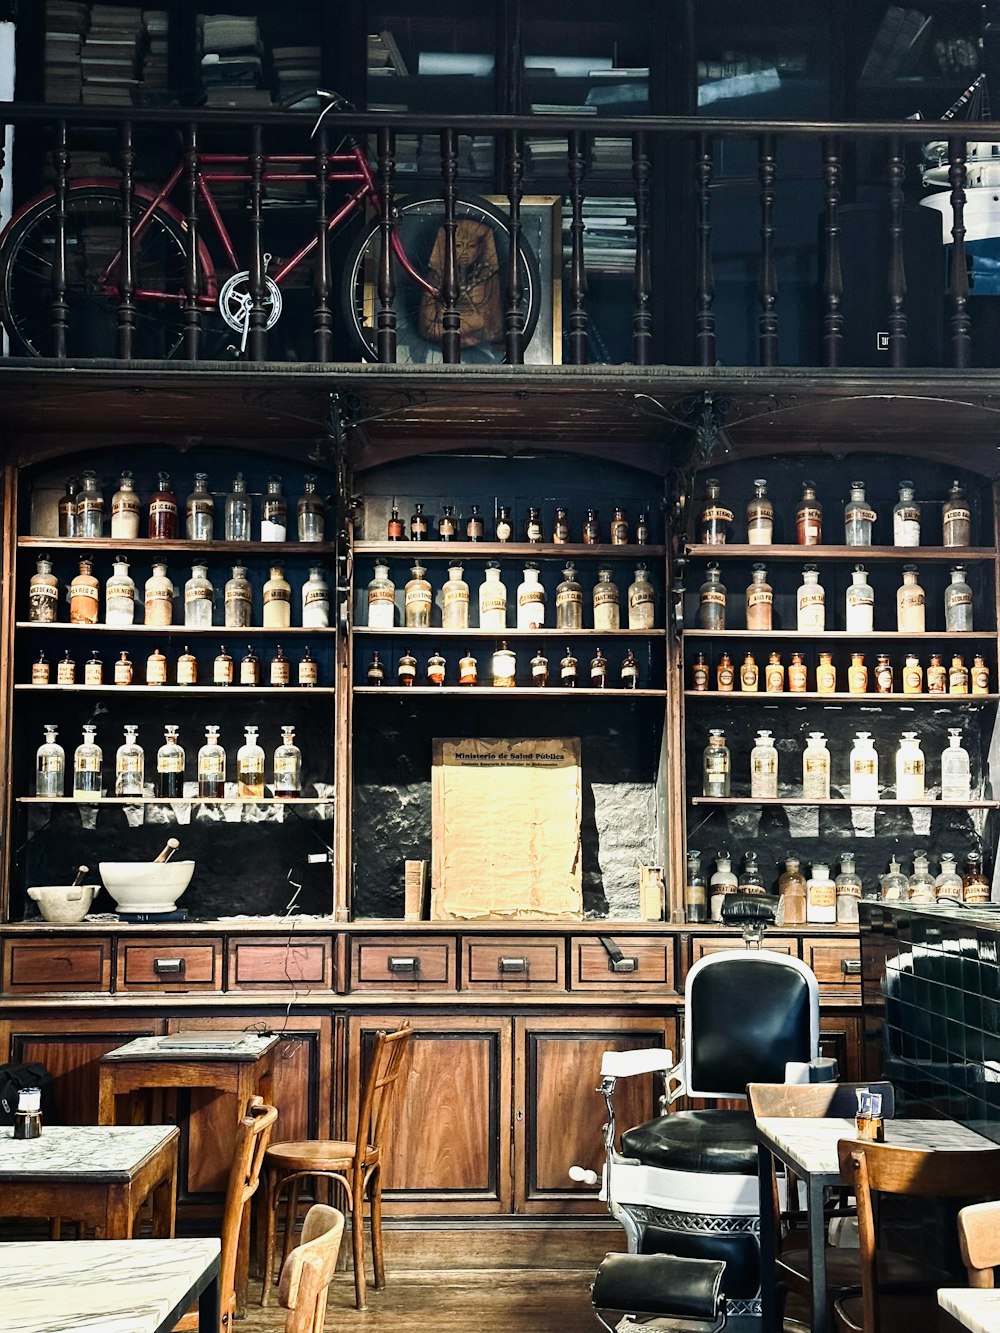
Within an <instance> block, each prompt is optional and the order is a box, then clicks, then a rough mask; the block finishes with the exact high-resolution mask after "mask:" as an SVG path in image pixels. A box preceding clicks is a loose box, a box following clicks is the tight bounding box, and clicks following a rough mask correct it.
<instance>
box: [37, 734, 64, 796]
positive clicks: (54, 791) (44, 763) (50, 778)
mask: <svg viewBox="0 0 1000 1333" xmlns="http://www.w3.org/2000/svg"><path fill="white" fill-rule="evenodd" d="M42 730H43V731H44V732H45V740H44V741H43V743H42V744H41V745H40V746H39V747H38V749H37V751H36V752H35V795H36V796H45V797H48V798H49V799H50V800H51V799H52V798H53V797H59V796H63V795H65V792H66V751H65V750H64V749H63V747H62V746H61V745H60V744H59V742H58V741H57V740H56V737H57V736H58V734H59V728H58V727H57V726H56V724H55V723H54V722H46V723H45V725H44V727H43V728H42Z"/></svg>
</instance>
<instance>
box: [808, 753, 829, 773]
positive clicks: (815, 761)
mask: <svg viewBox="0 0 1000 1333" xmlns="http://www.w3.org/2000/svg"><path fill="white" fill-rule="evenodd" d="M803 763H804V767H805V772H806V773H807V774H808V775H809V776H810V777H825V776H826V771H827V757H826V755H825V754H823V755H811V754H809V753H808V752H807V753H806V755H805V758H804V760H803Z"/></svg>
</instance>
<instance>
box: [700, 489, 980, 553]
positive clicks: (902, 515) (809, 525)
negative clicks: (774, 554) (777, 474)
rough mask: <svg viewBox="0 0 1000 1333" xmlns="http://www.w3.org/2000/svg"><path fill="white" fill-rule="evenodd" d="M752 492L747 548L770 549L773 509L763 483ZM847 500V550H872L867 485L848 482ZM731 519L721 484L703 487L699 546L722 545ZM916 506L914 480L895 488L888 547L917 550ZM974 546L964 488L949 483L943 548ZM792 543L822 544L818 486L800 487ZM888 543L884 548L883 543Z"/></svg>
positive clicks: (730, 530)
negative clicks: (853, 548) (897, 498)
mask: <svg viewBox="0 0 1000 1333" xmlns="http://www.w3.org/2000/svg"><path fill="white" fill-rule="evenodd" d="M753 487H754V493H753V495H752V497H751V498H750V499H749V500H748V501H747V505H746V523H745V532H746V541H747V544H748V545H750V546H770V545H771V544H772V543H773V542H774V505H773V503H772V501H771V499H770V497H769V496H768V494H767V481H766V480H765V479H763V478H761V479H758V480H756V481H755V482H754V483H753ZM850 491H851V493H850V497H849V499H848V500H847V502H846V503H845V504H844V509H843V514H844V536H843V542H844V545H845V546H871V545H872V535H873V532H874V529H875V525H876V523H877V521H878V515H877V513H876V512H875V510H874V509H872V507H871V504H870V502H869V501H868V499H867V498H866V496H865V483H864V482H863V481H852V482H851V487H850ZM734 521H735V515H734V513H733V510H732V509H730V508H728V507H727V505H726V503H725V502H724V501H723V499H722V485H721V483H720V482H719V481H717V480H716V479H715V478H710V479H708V480H706V482H705V498H704V501H703V503H702V506H701V510H700V513H699V520H698V537H699V540H700V541H701V542H702V544H703V545H706V546H724V545H725V544H726V543H727V542H728V541H729V540H730V538H731V534H732V533H733V531H734ZM920 530H921V515H920V504H919V502H918V501H917V500H916V498H915V488H914V485H913V482H912V481H901V482H900V483H899V500H898V501H897V503H896V504H895V505H894V506H893V510H892V543H891V544H892V545H893V546H919V545H920ZM971 542H972V511H971V509H970V508H969V502H968V500H967V499H966V496H965V492H964V490H963V489H962V486H961V485H960V484H959V483H958V482H957V481H953V482H952V484H951V488H950V490H949V492H948V496H947V499H946V500H945V501H944V503H943V505H942V510H941V544H942V546H969V545H971ZM795 544H797V545H799V546H820V545H822V544H823V506H822V504H821V503H820V501H819V500H818V499H817V496H816V484H815V482H812V481H806V482H803V483H802V498H801V499H800V500H799V502H798V505H797V506H796V509H795ZM887 544H888V543H887Z"/></svg>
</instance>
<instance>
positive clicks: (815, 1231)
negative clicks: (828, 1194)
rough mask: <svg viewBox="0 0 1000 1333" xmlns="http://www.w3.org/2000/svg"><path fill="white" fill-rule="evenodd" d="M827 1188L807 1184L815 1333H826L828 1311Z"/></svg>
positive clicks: (810, 1270)
mask: <svg viewBox="0 0 1000 1333" xmlns="http://www.w3.org/2000/svg"><path fill="white" fill-rule="evenodd" d="M823 1196H824V1188H823V1186H822V1185H821V1184H819V1183H817V1181H816V1178H815V1177H814V1176H810V1177H809V1178H808V1180H807V1181H806V1208H807V1209H808V1213H809V1290H810V1293H811V1295H810V1300H811V1305H812V1324H811V1327H812V1333H827V1310H826V1219H825V1217H824V1215H823Z"/></svg>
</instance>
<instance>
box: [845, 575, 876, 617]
mask: <svg viewBox="0 0 1000 1333" xmlns="http://www.w3.org/2000/svg"><path fill="white" fill-rule="evenodd" d="M844 603H845V605H844V628H845V629H846V630H847V632H848V634H871V632H872V630H873V629H874V626H875V593H874V591H873V589H872V586H871V584H870V583H869V582H868V572H867V570H866V569H865V567H864V565H855V566H854V569H853V570H852V571H851V582H850V583H849V584H848V587H847V592H846V594H845V598H844Z"/></svg>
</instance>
